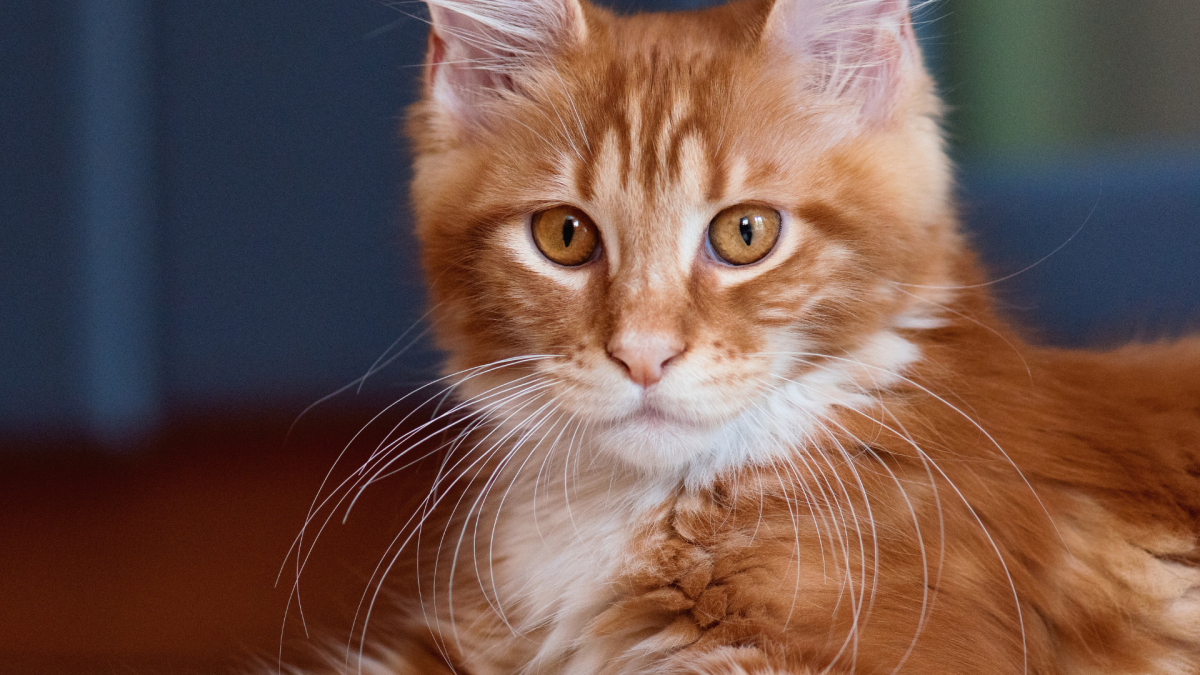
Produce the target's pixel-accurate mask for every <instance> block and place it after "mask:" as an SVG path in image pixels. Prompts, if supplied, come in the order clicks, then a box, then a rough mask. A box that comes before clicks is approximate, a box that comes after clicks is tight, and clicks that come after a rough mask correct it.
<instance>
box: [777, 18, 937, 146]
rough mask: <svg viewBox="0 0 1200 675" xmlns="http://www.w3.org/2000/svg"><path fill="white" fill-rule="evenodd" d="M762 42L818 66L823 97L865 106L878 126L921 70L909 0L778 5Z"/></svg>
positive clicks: (865, 113)
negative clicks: (856, 101)
mask: <svg viewBox="0 0 1200 675" xmlns="http://www.w3.org/2000/svg"><path fill="white" fill-rule="evenodd" d="M763 39H764V40H765V41H766V42H767V43H768V44H769V46H771V47H779V48H781V49H782V50H783V51H785V52H787V53H788V54H789V55H791V56H792V57H793V58H796V59H799V60H802V61H805V62H806V63H807V64H809V65H815V66H816V73H815V77H816V78H817V79H818V82H817V87H818V88H819V89H820V90H821V91H822V92H823V93H826V94H829V95H831V96H834V97H839V98H851V97H852V98H854V99H857V100H859V101H861V103H862V116H863V118H864V119H865V120H866V121H868V122H872V123H877V124H882V123H885V122H886V121H887V120H889V119H891V117H892V115H893V114H894V113H895V110H896V107H897V104H898V103H899V100H900V98H901V96H902V95H903V90H904V87H905V85H906V83H907V82H908V81H909V80H911V78H912V76H913V75H914V73H915V72H916V71H917V70H919V68H920V57H919V53H920V50H919V48H918V46H917V42H916V35H915V34H914V31H913V26H912V19H911V14H910V11H909V3H908V0H776V2H775V5H774V7H773V8H772V9H771V13H770V16H769V18H768V19H767V25H766V29H765V32H764V36H763Z"/></svg>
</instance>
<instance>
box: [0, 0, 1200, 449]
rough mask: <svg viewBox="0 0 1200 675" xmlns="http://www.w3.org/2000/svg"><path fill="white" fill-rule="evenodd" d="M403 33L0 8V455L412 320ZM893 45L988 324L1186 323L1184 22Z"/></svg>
mask: <svg viewBox="0 0 1200 675" xmlns="http://www.w3.org/2000/svg"><path fill="white" fill-rule="evenodd" d="M612 4H613V5H614V6H616V7H617V8H619V9H621V10H626V11H631V10H634V9H636V8H638V7H658V8H669V7H675V8H681V7H690V6H699V5H702V4H706V3H705V1H704V0H657V1H648V0H613V2H612ZM409 9H411V7H410V6H409V5H395V7H389V6H387V5H386V4H385V3H383V2H377V1H376V0H304V1H303V2H296V1H295V0H253V1H250V2H247V1H245V0H214V1H212V2H205V3H195V2H183V1H181V0H160V1H159V2H151V1H150V0H74V1H73V2H39V1H35V0H10V1H9V2H6V3H5V4H4V7H3V8H2V9H0V73H2V78H0V344H2V345H3V347H4V348H3V349H0V439H4V438H13V437H44V436H52V435H63V434H71V435H88V436H91V437H92V438H95V439H98V440H100V441H102V442H106V443H108V444H109V445H111V446H113V447H120V446H122V445H124V444H126V443H127V442H129V441H130V440H131V439H136V438H137V437H138V436H139V435H140V434H144V433H147V432H148V431H149V430H152V429H153V428H154V427H155V425H156V424H158V423H159V422H161V421H162V420H163V419H167V418H170V417H172V416H174V415H178V414H181V413H188V412H192V411H197V410H200V411H215V412H218V413H220V412H221V411H232V410H238V409H247V408H256V407H257V408H263V407H277V408H279V407H282V408H284V409H294V410H297V411H298V410H299V409H301V408H302V407H303V405H304V404H306V403H308V402H311V401H314V400H316V399H317V398H319V397H321V396H322V395H324V394H326V393H329V392H331V391H333V390H335V389H336V388H338V387H339V386H341V385H343V384H345V383H347V382H349V381H351V380H353V379H355V378H357V377H359V376H360V375H362V374H363V373H364V372H366V371H367V369H368V367H369V366H370V365H371V364H372V363H373V362H374V361H375V359H376V358H377V357H379V356H380V354H383V353H385V351H386V350H387V349H388V347H389V345H390V344H391V343H392V342H393V341H394V340H396V339H397V338H398V337H399V336H400V335H401V334H402V333H403V332H404V331H405V329H406V328H408V327H410V326H412V325H414V323H415V322H416V321H417V320H418V318H419V317H420V316H421V313H422V311H423V310H422V302H423V299H422V292H421V287H420V282H419V275H418V270H417V263H416V259H415V255H414V251H413V242H412V240H411V238H410V237H409V236H408V234H407V233H408V221H407V208H406V196H405V191H404V184H405V181H406V160H405V157H404V149H403V142H402V140H401V139H400V138H399V135H398V132H397V130H398V126H399V119H400V116H401V115H402V110H403V108H404V106H405V105H406V104H407V103H408V102H410V101H411V100H412V98H413V96H414V92H415V85H416V82H417V79H418V77H419V69H418V68H417V67H416V66H417V65H418V64H419V63H420V62H421V59H422V55H423V51H424V45H425V31H424V27H423V25H422V24H421V22H420V21H419V20H417V19H415V18H413V17H411V16H409V15H408V14H406V12H407V11H408V10H409ZM919 21H920V30H921V31H922V32H923V34H924V35H925V41H926V47H927V51H928V52H929V56H930V62H931V64H932V65H933V66H934V67H935V69H936V70H937V71H938V72H939V75H940V77H941V79H942V83H943V89H944V91H945V92H946V94H947V96H948V98H949V99H950V102H951V104H952V111H953V112H952V114H951V116H950V119H949V129H950V133H951V138H952V139H953V140H954V142H955V143H956V146H957V147H956V154H957V155H958V156H959V157H960V159H961V160H962V165H963V174H964V178H963V185H964V212H965V213H966V214H967V216H968V220H969V221H970V223H971V226H972V230H973V232H974V233H975V236H976V239H977V241H978V242H979V243H980V244H981V246H982V247H983V249H984V253H985V257H986V260H987V262H988V263H989V264H990V266H991V268H992V269H993V270H994V271H995V278H997V279H999V278H1002V277H1006V276H1009V275H1011V274H1012V273H1015V272H1021V271H1022V270H1024V268H1026V267H1028V266H1030V265H1032V264H1034V263H1038V264H1036V265H1034V269H1032V270H1030V271H1028V272H1022V273H1021V274H1017V275H1016V276H1015V277H1014V278H1013V279H1012V280H1009V281H1005V282H1004V283H1002V284H999V285H997V290H998V292H999V294H1000V295H1001V297H1002V298H1004V300H1005V302H1006V307H1008V308H1009V310H1010V311H1011V313H1013V314H1014V315H1015V316H1017V317H1018V318H1019V319H1021V320H1025V321H1027V322H1028V323H1030V324H1036V325H1039V326H1043V327H1044V331H1043V334H1044V335H1045V336H1046V338H1047V339H1050V340H1053V341H1056V342H1060V343H1066V344H1077V343H1080V342H1085V341H1093V342H1095V341H1097V340H1099V341H1100V342H1104V341H1106V340H1108V341H1111V340H1113V339H1121V338H1128V337H1146V338H1154V337H1157V336H1159V335H1163V334H1169V333H1172V332H1178V331H1180V330H1183V329H1184V328H1186V327H1188V326H1191V325H1194V322H1192V319H1193V318H1194V317H1195V309H1196V307H1197V306H1200V302H1198V301H1197V298H1198V296H1200V291H1198V289H1200V278H1198V276H1197V272H1196V271H1195V270H1196V268H1197V266H1196V265H1195V264H1194V261H1195V260H1197V259H1200V235H1198V234H1197V230H1198V228H1197V227H1196V222H1197V217H1198V216H1197V213H1200V168H1198V165H1197V158H1200V151H1197V145H1196V144H1197V141H1198V139H1200V115H1197V114H1196V110H1198V109H1200V108H1198V106H1197V104H1198V103H1200V101H1198V100H1197V97H1198V96H1200V80H1198V77H1200V74H1198V69H1200V59H1198V58H1197V55H1198V54H1200V37H1198V36H1200V3H1195V2H1193V0H1149V1H1147V2H1143V3H1128V2H1121V1H1119V0H1088V1H1087V2H1085V1H1084V0H947V1H946V2H934V3H931V4H929V5H928V6H927V7H926V8H925V10H924V11H923V12H922V14H921V15H920V17H919ZM1067 242H1069V244H1068V245H1066V246H1065V247H1062V246H1061V245H1063V244H1064V243H1067ZM1060 247H1061V249H1060ZM1052 253H1053V255H1049V254H1052ZM1048 255H1049V257H1048V258H1047V260H1045V261H1044V262H1038V261H1040V260H1041V259H1042V258H1043V257H1047V256H1048ZM1106 326H1119V327H1120V329H1119V330H1113V329H1111V328H1105V327H1106ZM435 363H436V358H435V357H433V356H432V355H430V354H429V353H428V352H425V353H421V354H417V355H415V356H409V357H407V358H404V359H401V360H400V361H399V362H398V363H397V364H396V366H395V367H392V368H389V369H388V370H386V371H384V372H383V373H381V374H380V375H378V376H376V378H375V387H376V389H375V391H376V393H377V394H378V395H380V396H389V395H391V394H392V393H394V392H396V391H400V390H402V389H403V388H405V387H406V386H408V385H409V384H411V383H413V382H417V381H420V380H422V379H423V378H425V377H427V376H428V374H429V373H430V372H432V370H433V368H434V365H433V364H435Z"/></svg>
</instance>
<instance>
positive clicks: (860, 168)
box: [363, 0, 1200, 675]
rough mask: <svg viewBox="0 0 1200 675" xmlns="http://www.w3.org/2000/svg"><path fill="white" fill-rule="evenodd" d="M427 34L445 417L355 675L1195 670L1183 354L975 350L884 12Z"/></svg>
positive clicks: (929, 162) (1192, 345)
mask: <svg viewBox="0 0 1200 675" xmlns="http://www.w3.org/2000/svg"><path fill="white" fill-rule="evenodd" d="M432 4H433V34H432V36H431V42H430V44H431V47H430V64H429V67H428V69H427V82H428V88H427V96H426V98H425V100H424V101H423V102H421V103H419V104H418V105H417V107H416V108H414V111H413V113H412V117H411V119H410V134H411V136H412V137H413V139H414V141H415V144H416V151H417V158H416V178H415V181H414V188H413V194H414V201H415V205H416V211H417V215H418V219H419V230H418V234H419V236H420V238H421V241H422V245H423V248H424V254H425V261H426V267H427V273H428V278H429V280H430V286H431V290H432V293H433V296H434V301H435V303H436V304H435V307H434V310H435V311H434V314H435V329H436V331H437V333H438V336H439V340H440V342H441V345H442V346H443V347H444V348H445V349H446V350H447V352H448V354H449V357H450V359H449V361H450V363H449V370H450V371H451V372H452V373H455V375H453V377H452V380H453V381H454V383H455V391H456V395H457V396H458V400H460V401H463V402H464V403H463V404H462V406H461V410H462V411H464V413H465V414H468V415H469V416H472V420H473V421H472V422H471V423H470V424H469V425H468V427H469V428H468V430H467V432H465V433H464V434H463V435H461V436H459V437H456V438H457V440H456V442H455V444H453V446H452V447H450V448H449V449H448V450H447V453H446V459H445V463H444V465H443V471H442V480H441V481H440V487H439V490H438V492H437V493H435V494H434V495H432V496H431V498H430V500H429V502H428V505H429V509H428V517H427V518H426V519H425V520H424V529H423V531H422V533H421V534H420V535H419V536H417V537H416V539H414V540H413V541H414V544H413V548H416V545H415V542H417V541H419V543H420V558H421V564H420V568H419V569H420V574H421V577H422V580H423V585H422V588H423V591H422V598H421V606H420V607H419V608H418V609H416V610H414V611H412V612H411V613H410V619H411V620H410V621H409V622H407V623H406V624H405V628H404V630H403V634H402V635H400V636H398V637H394V638H387V637H384V636H383V634H380V636H379V637H378V638H377V640H376V641H375V646H374V647H373V648H371V649H368V652H369V653H374V654H375V655H376V657H374V658H372V659H371V660H369V661H368V662H366V663H364V664H363V667H364V668H366V669H377V670H374V671H373V672H381V673H397V674H399V675H415V674H416V673H442V672H447V673H448V672H457V673H463V674H464V675H466V674H469V675H493V674H495V675H500V674H502V673H504V674H507V673H529V674H534V673H545V674H547V675H549V674H551V673H562V674H567V673H572V674H575V673H578V674H583V673H614V674H615V673H705V674H710V675H735V674H739V673H744V674H753V675H766V674H768V673H781V674H782V673H787V674H790V675H808V674H810V673H812V674H815V673H821V672H829V673H872V674H875V673H881V674H884V673H892V672H902V673H920V674H925V675H933V674H943V673H945V674H949V673H956V674H964V673H1013V674H1019V673H1038V674H1047V675H1049V674H1061V675H1084V674H1087V675H1118V674H1122V675H1124V674H1129V675H1134V674H1151V673H1152V674H1155V675H1196V674H1197V673H1200V546H1198V543H1197V537H1198V535H1200V341H1197V340H1195V339H1192V340H1190V341H1183V342H1179V343H1176V344H1173V345H1162V346H1150V347H1131V348H1127V349H1124V350H1119V351H1115V352H1111V353H1104V354H1098V353H1085V352H1067V351H1056V350H1049V349H1042V348H1036V347H1031V346H1028V345H1027V344H1025V343H1024V342H1023V341H1022V340H1021V339H1020V337H1019V336H1018V335H1017V334H1016V333H1015V332H1014V331H1013V330H1012V329H1010V328H1009V327H1007V325H1006V324H1005V323H1004V322H1003V321H1002V320H1000V319H999V318H997V316H996V315H995V314H994V313H993V310H992V308H991V302H990V299H989V286H988V285H987V284H986V283H985V282H986V278H985V277H984V276H983V273H982V272H981V271H980V270H979V268H978V265H977V263H976V261H975V259H974V257H973V255H972V254H971V253H970V252H969V250H968V249H966V247H965V246H964V243H963V241H962V238H961V235H960V232H959V230H958V225H957V222H956V218H955V213H954V208H953V202H952V199H951V180H950V168H949V164H948V162H947V160H946V158H945V156H944V153H943V150H942V141H941V135H940V132H939V129H938V115H939V103H938V101H937V98H936V96H935V94H934V92H933V86H932V83H931V82H930V80H929V78H928V77H927V76H926V75H925V73H924V70H923V68H922V67H921V65H920V58H919V54H918V52H917V48H916V43H915V40H914V39H913V36H912V30H911V24H910V22H909V20H908V18H907V6H906V4H905V3H904V2H900V1H898V0H857V1H852V0H777V2H775V3H772V2H769V1H766V0H762V1H758V0H751V1H749V2H742V3H736V4H734V5H729V6H726V7H722V8H717V9H714V10H709V11H708V12H704V13H691V14H685V15H650V16H643V17H633V18H616V17H613V16H611V15H609V14H608V13H606V12H604V11H602V10H597V9H594V8H591V7H588V6H580V5H578V4H577V3H576V2H575V0H561V1H560V0H455V1H454V2H451V1H450V0H437V1H436V2H432ZM564 208H565V209H567V210H566V211H564V210H562V209H564ZM556 209H557V210H556ZM564 213H566V214H568V215H566V216H563V215H562V214H564ZM727 213H732V214H733V217H734V219H733V220H730V221H728V222H730V223H733V225H730V226H728V227H733V228H735V229H732V230H729V232H732V234H728V233H725V232H724V230H720V231H719V230H718V228H720V227H726V225H722V223H726V221H725V220H722V219H723V218H724V217H725V216H724V214H727ZM547 214H549V215H547ZM571 214H574V215H571ZM747 214H748V215H747ZM764 214H765V215H764ZM772 214H774V215H772ZM551 217H553V218H557V220H553V222H550V225H549V226H547V227H548V228H549V229H547V228H546V227H543V224H544V221H546V219H547V218H551ZM564 218H565V220H564ZM755 218H757V219H758V220H754V219H755ZM573 219H574V220H573ZM772 219H774V220H772ZM531 223H532V224H531ZM754 223H758V224H754ZM764 223H765V224H764ZM560 225H561V227H560ZM760 226H761V227H760ZM756 227H759V228H760V229H754V228H756ZM571 228H575V229H571ZM588 228H591V229H588ZM737 228H740V229H737ZM772 228H774V229H772ZM546 232H549V233H550V235H546ZM560 232H561V234H559V233H560ZM547 237H549V238H547ZM722 237H725V238H722ZM739 237H740V239H741V241H743V242H744V246H745V250H742V249H740V248H738V247H740V246H743V244H741V243H739ZM762 237H774V238H772V239H765V240H764V239H761V238H762ZM763 241H766V244H763V243H762V242H763ZM573 242H574V243H573ZM579 242H582V243H579ZM730 242H732V243H730ZM572 246H575V247H576V248H575V249H572ZM580 246H590V247H591V248H586V249H584V250H582V252H581V253H579V255H576V253H573V251H576V249H578V248H579V247H580ZM755 246H758V247H759V248H757V249H755V248H754V247H755ZM733 249H737V250H733ZM576 252H578V251H576ZM755 256H757V257H755ZM555 261H558V262H555ZM581 261H582V262H581ZM401 449H402V448H400V447H397V448H395V449H394V450H395V451H397V452H398V451H399V450H401ZM371 468H372V470H374V468H373V467H371ZM377 611H378V610H377Z"/></svg>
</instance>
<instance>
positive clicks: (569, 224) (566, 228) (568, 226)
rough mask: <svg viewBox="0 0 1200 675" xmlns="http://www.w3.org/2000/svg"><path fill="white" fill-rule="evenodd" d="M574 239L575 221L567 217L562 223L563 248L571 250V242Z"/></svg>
mask: <svg viewBox="0 0 1200 675" xmlns="http://www.w3.org/2000/svg"><path fill="white" fill-rule="evenodd" d="M574 238H575V219H574V218H572V217H571V216H567V219H566V220H564V221H563V248H571V240H572V239H574Z"/></svg>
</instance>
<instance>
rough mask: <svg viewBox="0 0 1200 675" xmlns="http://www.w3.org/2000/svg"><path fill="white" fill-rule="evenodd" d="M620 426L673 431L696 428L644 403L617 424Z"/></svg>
mask: <svg viewBox="0 0 1200 675" xmlns="http://www.w3.org/2000/svg"><path fill="white" fill-rule="evenodd" d="M615 424H616V425H620V426H632V425H637V426H641V427H646V428H650V429H662V430H667V429H673V428H679V427H688V428H690V427H694V426H696V425H695V424H693V423H692V422H690V421H688V420H685V419H681V418H679V417H676V416H675V415H672V414H671V413H669V412H667V411H665V410H663V409H662V408H660V407H658V406H656V405H654V404H652V403H646V402H643V403H642V404H641V405H640V406H639V407H638V408H637V409H636V410H634V411H633V412H631V413H629V414H628V415H625V416H624V417H622V418H620V419H618V420H617V421H616V422H615Z"/></svg>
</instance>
